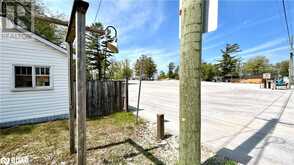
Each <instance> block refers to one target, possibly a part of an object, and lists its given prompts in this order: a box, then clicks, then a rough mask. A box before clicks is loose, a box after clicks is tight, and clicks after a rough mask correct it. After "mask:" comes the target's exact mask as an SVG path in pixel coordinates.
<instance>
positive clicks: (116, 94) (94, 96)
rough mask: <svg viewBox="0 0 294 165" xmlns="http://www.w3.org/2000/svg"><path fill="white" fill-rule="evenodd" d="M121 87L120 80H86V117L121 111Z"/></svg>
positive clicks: (122, 86)
mask: <svg viewBox="0 0 294 165" xmlns="http://www.w3.org/2000/svg"><path fill="white" fill-rule="evenodd" d="M74 86H75V85H74ZM123 89H124V85H123V83H122V81H97V80H91V81H88V82H87V95H86V97H87V113H86V114H87V117H95V116H104V115H109V114H111V113H114V112H121V111H123V99H124V92H123V91H124V90H123ZM74 90H75V89H74ZM74 92H75V91H74Z"/></svg>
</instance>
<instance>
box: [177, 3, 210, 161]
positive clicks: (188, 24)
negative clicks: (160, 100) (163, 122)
mask: <svg viewBox="0 0 294 165" xmlns="http://www.w3.org/2000/svg"><path fill="white" fill-rule="evenodd" d="M203 6H204V1H203V0H183V1H182V9H181V24H180V25H181V34H180V35H181V44H180V47H181V48H180V149H179V164H180V165H190V164H193V165H200V161H201V141H200V140H201V98H200V97H201V80H200V75H201V71H200V68H201V46H202V45H201V42H202V31H203V29H202V28H203V26H202V25H203V19H202V18H203Z"/></svg>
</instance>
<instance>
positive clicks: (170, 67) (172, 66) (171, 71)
mask: <svg viewBox="0 0 294 165" xmlns="http://www.w3.org/2000/svg"><path fill="white" fill-rule="evenodd" d="M175 68H176V65H175V63H173V62H170V63H169V64H168V74H167V76H168V78H170V79H173V78H175V74H174V69H175Z"/></svg>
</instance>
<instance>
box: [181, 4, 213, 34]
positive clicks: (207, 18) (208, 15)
mask: <svg viewBox="0 0 294 165" xmlns="http://www.w3.org/2000/svg"><path fill="white" fill-rule="evenodd" d="M182 1H183V0H179V3H180V4H179V38H181V15H182ZM203 11H204V17H203V33H206V32H212V31H215V30H216V29H217V23H218V0H204V8H203ZM195 19H196V18H195Z"/></svg>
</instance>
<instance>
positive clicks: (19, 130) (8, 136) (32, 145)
mask: <svg viewBox="0 0 294 165" xmlns="http://www.w3.org/2000/svg"><path fill="white" fill-rule="evenodd" d="M142 123H143V121H142V120H139V123H138V124H136V117H135V116H134V115H133V114H132V113H126V112H120V113H115V114H112V115H109V116H105V117H97V118H91V119H87V129H86V131H87V141H86V142H87V148H93V147H98V148H99V146H103V145H107V144H112V143H117V142H120V141H123V140H125V139H126V138H129V137H132V136H134V137H136V134H135V131H136V130H137V128H139V127H140V126H142V125H141V124H142ZM0 139H1V140H0V158H1V157H3V156H5V157H9V156H11V155H19V154H21V155H28V156H29V157H30V158H31V161H32V164H46V162H52V161H53V160H54V161H56V162H63V161H65V162H67V163H66V164H75V155H70V154H69V129H68V120H58V121H52V122H46V123H40V124H32V125H23V126H18V127H14V128H8V129H0ZM132 149H133V148H132V147H126V146H125V145H123V144H120V145H116V146H112V147H107V148H104V149H95V150H89V151H88V153H89V157H88V158H89V159H88V160H87V161H88V162H96V163H97V162H98V164H99V163H100V164H124V163H125V162H123V161H125V160H124V159H123V156H122V155H123V154H125V153H126V152H129V150H132ZM107 154H109V155H107ZM102 155H105V156H102ZM90 164H91V163H90ZM93 164H95V163H93Z"/></svg>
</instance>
